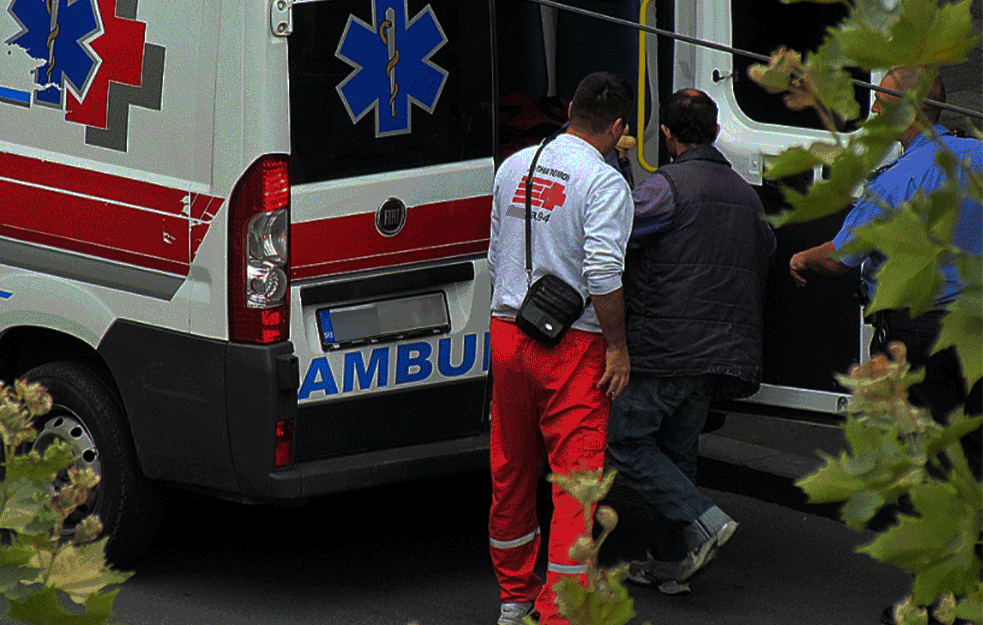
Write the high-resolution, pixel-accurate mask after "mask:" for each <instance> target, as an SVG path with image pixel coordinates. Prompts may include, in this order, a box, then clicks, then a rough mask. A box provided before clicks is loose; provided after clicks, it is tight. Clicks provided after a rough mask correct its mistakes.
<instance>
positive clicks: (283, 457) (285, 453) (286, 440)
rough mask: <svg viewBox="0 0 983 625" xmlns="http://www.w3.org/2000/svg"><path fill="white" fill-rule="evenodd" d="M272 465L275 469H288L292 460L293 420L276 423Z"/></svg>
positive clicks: (282, 420)
mask: <svg viewBox="0 0 983 625" xmlns="http://www.w3.org/2000/svg"><path fill="white" fill-rule="evenodd" d="M274 457H275V462H274V464H275V465H276V467H277V468H278V469H279V468H282V467H289V466H290V465H291V463H293V460H294V420H293V419H280V420H279V421H277V422H276V442H275V443H274Z"/></svg>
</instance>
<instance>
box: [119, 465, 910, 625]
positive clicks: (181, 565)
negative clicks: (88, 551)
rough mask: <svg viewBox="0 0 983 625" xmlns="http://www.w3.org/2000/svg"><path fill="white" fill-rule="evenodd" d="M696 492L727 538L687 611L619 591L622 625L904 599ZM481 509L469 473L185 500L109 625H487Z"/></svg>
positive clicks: (812, 518)
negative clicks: (274, 497) (731, 533)
mask: <svg viewBox="0 0 983 625" xmlns="http://www.w3.org/2000/svg"><path fill="white" fill-rule="evenodd" d="M711 479H712V475H711ZM709 486H713V484H709ZM708 492H709V493H710V495H711V496H712V497H714V498H715V499H716V500H717V502H718V504H720V505H721V506H722V507H723V508H724V509H725V510H727V511H728V512H729V513H730V514H731V515H732V516H733V517H734V518H736V519H737V520H739V521H740V522H741V523H742V527H741V528H740V530H739V531H738V533H737V535H736V536H735V538H734V539H733V541H732V542H731V543H729V544H728V545H727V547H725V548H724V549H723V550H722V551H721V554H720V556H719V558H718V559H717V560H716V561H715V562H714V563H713V564H712V566H710V567H709V568H708V569H707V570H706V571H704V572H703V573H701V574H700V575H699V576H697V577H696V578H695V579H694V581H693V583H692V586H693V593H692V594H691V595H688V596H675V597H669V596H664V595H661V594H659V593H658V592H657V591H654V590H651V589H643V588H633V589H632V590H631V592H632V596H633V597H634V599H635V607H636V612H637V613H638V614H639V617H638V618H636V619H634V621H633V623H639V624H641V623H644V622H646V621H650V622H651V623H652V624H653V625H654V624H656V623H672V624H674V625H688V624H696V623H699V624H701V625H703V624H707V623H713V624H721V625H725V624H735V625H737V624H740V625H756V624H761V625H783V624H787V625H810V624H816V625H820V624H822V625H835V624H844V625H846V624H850V625H865V624H867V623H877V622H878V620H877V619H878V616H879V614H880V611H881V609H883V607H884V606H885V605H887V604H888V603H890V602H891V601H893V600H894V599H896V598H897V597H899V596H901V595H903V594H904V593H905V591H906V587H907V583H908V581H907V577H906V575H905V574H904V573H902V572H900V571H898V570H895V569H892V568H890V567H887V566H885V565H882V564H880V563H878V562H875V561H873V560H871V559H869V558H867V557H866V556H863V555H860V554H856V553H854V552H853V549H854V547H855V546H856V545H857V544H859V543H861V542H863V541H864V540H865V539H866V538H869V536H866V537H865V536H861V535H859V534H857V533H855V532H853V531H852V530H850V529H848V528H846V527H845V526H843V525H841V524H840V523H838V522H836V521H834V520H831V519H829V518H823V517H821V516H817V515H815V514H810V513H809V512H804V511H799V510H794V509H791V508H788V507H785V506H782V505H778V504H775V503H768V502H764V501H762V500H759V499H755V498H752V497H748V496H745V495H736V494H732V493H726V492H720V491H716V490H712V489H709V490H708ZM489 499H490V488H489V485H488V476H487V474H483V473H479V474H468V475H463V476H457V477H452V478H445V479H435V480H429V481H426V482H413V483H408V484H402V485H398V486H393V487H386V488H380V489H373V490H367V491H361V492H357V493H348V494H343V495H339V496H334V497H329V498H323V499H320V500H317V501H314V502H312V503H311V504H309V505H307V506H304V507H299V508H288V509H283V508H274V507H269V506H259V507H244V506H241V505H239V504H233V503H228V502H221V501H216V500H212V499H206V498H199V497H195V496H184V497H182V498H181V499H180V500H179V501H177V502H175V503H174V505H173V506H172V508H171V511H170V513H169V518H168V521H167V524H166V528H165V531H164V533H163V534H162V535H161V537H160V538H159V539H158V541H157V543H156V544H155V547H154V549H153V550H152V552H151V554H150V557H149V558H148V560H147V562H146V563H145V564H144V565H143V566H142V567H140V569H139V570H138V572H137V574H136V575H135V576H134V577H133V578H132V579H131V580H130V581H129V582H127V583H126V584H124V585H123V590H122V593H121V594H120V596H119V598H118V600H117V603H116V606H117V619H118V621H119V622H121V623H127V624H129V625H144V624H147V625H149V624H189V625H191V624H194V625H224V624H230V625H240V624H247V623H248V624H256V625H267V624H269V625H272V624H274V623H275V624H298V625H300V624H314V623H317V624H332V625H405V624H406V623H407V622H409V621H411V620H417V621H419V623H420V624H421V625H480V624H485V623H487V624H491V623H494V622H495V618H496V617H497V610H498V598H497V585H496V583H495V579H494V576H493V574H492V572H491V568H490V564H489V559H488V552H487V534H486V530H485V524H486V514H487V509H488V502H489ZM633 526H634V521H633V520H632V519H631V518H628V519H627V521H625V522H624V523H622V525H621V527H619V529H618V530H616V532H615V537H613V538H615V540H613V541H612V542H611V543H610V545H609V546H606V550H605V553H604V557H605V559H607V560H615V559H617V558H619V557H622V556H623V555H631V553H632V552H633V551H634V549H635V547H636V544H635V540H634V538H635V535H636V534H635V530H634V528H633ZM639 546H640V545H639ZM541 566H543V567H545V564H544V563H542V565H541Z"/></svg>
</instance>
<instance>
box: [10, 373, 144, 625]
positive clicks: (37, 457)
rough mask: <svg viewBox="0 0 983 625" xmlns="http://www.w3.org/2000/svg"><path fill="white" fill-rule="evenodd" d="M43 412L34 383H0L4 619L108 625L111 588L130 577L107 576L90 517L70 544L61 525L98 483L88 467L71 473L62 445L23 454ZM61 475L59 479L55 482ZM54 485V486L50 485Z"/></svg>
mask: <svg viewBox="0 0 983 625" xmlns="http://www.w3.org/2000/svg"><path fill="white" fill-rule="evenodd" d="M49 410H51V397H50V396H49V395H48V393H47V392H46V391H45V390H44V389H43V388H42V387H41V386H40V385H39V384H28V383H26V382H24V381H22V380H17V381H16V382H15V383H14V385H13V386H5V385H4V384H3V383H0V435H2V436H3V453H4V456H3V458H4V461H3V470H4V473H3V480H2V481H0V532H2V535H0V538H2V540H0V596H2V597H3V599H5V600H6V606H5V608H6V609H5V610H4V613H5V614H6V616H8V617H10V618H13V619H15V620H16V621H18V622H21V623H28V624H30V625H56V624H57V625H102V624H104V623H109V622H110V618H111V616H112V613H113V602H114V601H115V599H116V595H117V594H118V593H119V588H115V589H113V590H107V588H108V587H111V586H115V585H118V584H120V583H122V582H123V581H125V580H126V579H128V578H129V577H130V575H131V573H122V572H118V571H113V570H110V569H109V567H108V566H107V564H106V556H105V546H106V540H107V539H102V540H99V541H96V542H93V541H94V539H95V538H96V537H97V536H99V534H100V533H102V523H101V522H100V521H99V519H98V517H96V516H94V515H90V516H88V517H86V518H85V519H83V520H82V522H81V523H79V525H78V526H77V528H76V529H75V532H74V534H73V535H72V539H71V540H66V539H64V538H63V536H62V530H63V529H64V524H65V519H67V518H68V516H69V515H70V514H71V513H72V512H73V511H74V510H75V509H76V508H77V507H78V506H79V505H81V504H82V503H84V502H85V501H86V498H87V497H88V494H89V490H90V489H92V488H94V487H95V486H96V484H97V483H98V481H99V478H98V476H97V475H95V474H94V472H92V470H91V469H86V470H79V469H77V468H76V467H74V466H73V465H74V463H75V460H76V457H75V450H74V449H73V448H72V447H71V446H70V445H68V444H67V443H64V442H60V441H57V442H54V443H52V444H51V445H49V446H48V447H47V448H46V449H44V450H41V452H39V451H38V450H35V449H31V443H32V442H33V441H34V439H35V436H36V431H35V429H34V427H33V422H34V419H35V418H36V417H39V416H41V415H44V414H46V413H47V412H48V411H49ZM59 476H61V478H62V479H57V478H59ZM56 479H57V483H58V484H60V486H59V487H58V488H55V487H54V486H53V484H55V483H56Z"/></svg>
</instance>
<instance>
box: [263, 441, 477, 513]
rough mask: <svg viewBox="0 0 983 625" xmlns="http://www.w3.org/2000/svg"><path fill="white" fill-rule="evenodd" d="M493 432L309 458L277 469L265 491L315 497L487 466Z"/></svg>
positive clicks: (278, 495) (288, 496) (275, 496)
mask: <svg viewBox="0 0 983 625" xmlns="http://www.w3.org/2000/svg"><path fill="white" fill-rule="evenodd" d="M488 445H489V436H488V432H483V433H481V434H476V435H473V436H469V437H466V438H460V439H455V440H450V441H439V442H436V443H426V444H422V445H412V446H410V447H398V448H395V449H383V450H379V451H370V452H364V453H360V454H354V455H349V456H342V457H338V458H327V459H324V460H315V461H311V462H303V463H300V464H298V465H296V466H294V467H291V468H288V469H282V470H279V471H274V472H271V473H270V474H269V475H268V480H267V482H266V485H267V488H266V489H264V491H265V492H263V493H255V494H254V496H262V497H264V498H270V499H294V498H298V497H315V496H318V495H327V494H330V493H337V492H343V491H348V490H356V489H360V488H368V487H372V486H381V485H383V484H392V483H395V482H404V481H409V480H416V479H422V478H428V477H437V476H441V475H450V474H453V473H459V472H464V471H470V470H476V469H482V468H487V467H488V466H489V465H488V463H489V460H488V453H489V452H488Z"/></svg>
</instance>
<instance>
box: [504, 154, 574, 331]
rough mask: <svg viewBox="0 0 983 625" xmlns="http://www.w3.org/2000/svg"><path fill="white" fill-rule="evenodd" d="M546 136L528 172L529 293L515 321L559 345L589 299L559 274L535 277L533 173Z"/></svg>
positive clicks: (527, 273) (522, 327) (527, 285)
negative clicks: (533, 259) (534, 278)
mask: <svg viewBox="0 0 983 625" xmlns="http://www.w3.org/2000/svg"><path fill="white" fill-rule="evenodd" d="M547 143H549V140H546V141H544V142H543V143H542V145H540V146H539V149H538V150H536V154H535V155H534V156H533V158H532V164H531V165H530V166H529V175H528V176H526V287H527V290H526V297H525V299H523V300H522V305H521V306H520V307H519V312H518V314H516V316H515V325H517V326H519V329H520V330H522V331H523V332H525V333H526V334H528V335H529V336H530V337H531V338H533V339H535V340H536V341H537V342H539V343H542V344H543V345H545V346H547V347H553V346H555V345H557V344H558V343H559V342H560V340H561V339H563V335H564V334H566V332H567V330H569V329H570V326H571V325H573V323H574V322H575V321H576V320H577V319H579V318H580V316H581V315H582V314H584V310H585V309H586V307H587V305H588V304H589V303H590V297H588V298H587V302H584V298H582V297H581V296H580V293H579V292H578V291H577V289H575V288H573V287H572V286H570V285H569V284H567V283H566V282H564V281H563V280H561V279H560V278H557V277H556V276H554V275H552V274H546V275H544V276H543V277H541V278H540V279H539V280H536V281H535V282H533V281H532V206H531V204H532V177H533V173H534V172H535V171H536V162H537V161H538V160H539V155H540V153H541V152H542V151H543V148H544V147H546V144H547Z"/></svg>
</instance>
